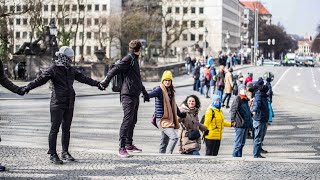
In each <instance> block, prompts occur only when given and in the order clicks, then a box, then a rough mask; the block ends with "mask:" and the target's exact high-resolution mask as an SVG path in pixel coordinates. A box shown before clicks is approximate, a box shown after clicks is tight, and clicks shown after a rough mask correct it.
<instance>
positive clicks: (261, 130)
mask: <svg viewBox="0 0 320 180" xmlns="http://www.w3.org/2000/svg"><path fill="white" fill-rule="evenodd" d="M266 128H267V122H261V121H255V120H253V130H254V139H253V156H254V157H255V158H256V157H259V156H261V146H262V140H263V138H264V135H265V131H266Z"/></svg>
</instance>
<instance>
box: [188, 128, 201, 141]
mask: <svg viewBox="0 0 320 180" xmlns="http://www.w3.org/2000/svg"><path fill="white" fill-rule="evenodd" d="M199 137H201V134H200V131H199V130H196V129H191V130H189V131H188V138H189V139H190V140H197V139H198V138H199Z"/></svg>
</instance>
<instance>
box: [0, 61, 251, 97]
mask: <svg viewBox="0 0 320 180" xmlns="http://www.w3.org/2000/svg"><path fill="white" fill-rule="evenodd" d="M250 67H252V66H251V65H243V66H241V65H238V66H236V68H234V71H237V70H240V69H244V68H250ZM13 82H14V83H15V84H16V85H18V86H25V85H27V84H28V82H22V81H13ZM193 82H194V80H193V78H192V75H182V76H178V77H173V84H174V86H175V87H177V88H179V87H185V86H192V85H193ZM143 85H144V86H145V87H146V89H147V90H152V88H154V87H156V86H159V82H143ZM49 86H50V83H49V82H47V83H46V84H45V85H43V86H40V87H38V88H36V89H34V90H32V91H30V93H29V94H26V95H25V96H23V97H21V96H19V95H17V94H14V93H12V92H10V91H9V90H7V89H5V88H0V99H6V100H9V99H48V98H50V96H51V90H50V89H49ZM74 90H75V92H76V96H77V97H84V96H99V95H112V94H118V93H115V92H112V90H111V88H110V87H108V88H107V90H106V91H100V90H98V88H97V87H91V86H88V85H86V84H82V83H79V82H78V81H75V82H74Z"/></svg>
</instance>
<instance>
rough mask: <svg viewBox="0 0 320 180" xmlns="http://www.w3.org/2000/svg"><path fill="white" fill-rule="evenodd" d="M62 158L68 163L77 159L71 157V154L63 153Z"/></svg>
mask: <svg viewBox="0 0 320 180" xmlns="http://www.w3.org/2000/svg"><path fill="white" fill-rule="evenodd" d="M61 158H62V159H63V160H67V161H75V159H74V158H73V157H72V156H71V154H70V153H69V152H63V153H61Z"/></svg>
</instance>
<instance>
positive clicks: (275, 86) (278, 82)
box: [272, 67, 292, 90]
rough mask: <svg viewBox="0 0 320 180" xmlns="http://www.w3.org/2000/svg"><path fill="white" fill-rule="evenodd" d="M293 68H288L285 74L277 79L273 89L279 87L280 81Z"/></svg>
mask: <svg viewBox="0 0 320 180" xmlns="http://www.w3.org/2000/svg"><path fill="white" fill-rule="evenodd" d="M290 69H292V67H290V68H288V69H287V70H286V71H285V72H284V73H283V74H282V76H281V77H280V78H279V80H278V81H277V83H276V84H275V85H274V86H273V87H272V89H273V90H275V89H276V88H277V86H278V85H279V84H280V81H281V80H282V79H283V78H284V76H285V75H286V74H287V73H288V71H289V70H290Z"/></svg>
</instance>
